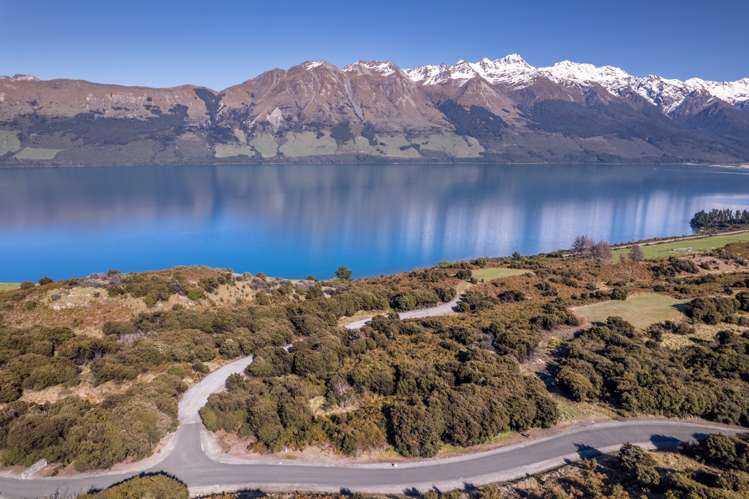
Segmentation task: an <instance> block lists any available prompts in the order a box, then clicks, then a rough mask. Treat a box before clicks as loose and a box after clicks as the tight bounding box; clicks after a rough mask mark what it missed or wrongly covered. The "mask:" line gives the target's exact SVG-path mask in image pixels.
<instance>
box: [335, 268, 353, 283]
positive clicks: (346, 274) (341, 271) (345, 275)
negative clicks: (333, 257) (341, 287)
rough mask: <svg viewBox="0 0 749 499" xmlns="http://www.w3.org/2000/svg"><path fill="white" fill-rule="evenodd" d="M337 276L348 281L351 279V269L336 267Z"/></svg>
mask: <svg viewBox="0 0 749 499" xmlns="http://www.w3.org/2000/svg"><path fill="white" fill-rule="evenodd" d="M335 276H336V277H337V278H338V279H340V280H342V281H348V280H350V279H351V269H349V268H348V267H344V266H340V267H338V268H337V269H336V271H335Z"/></svg>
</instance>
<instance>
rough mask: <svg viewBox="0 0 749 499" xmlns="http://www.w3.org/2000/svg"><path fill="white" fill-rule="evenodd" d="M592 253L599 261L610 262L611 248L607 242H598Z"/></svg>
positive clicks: (591, 250)
mask: <svg viewBox="0 0 749 499" xmlns="http://www.w3.org/2000/svg"><path fill="white" fill-rule="evenodd" d="M590 253H591V254H592V255H593V256H594V257H596V258H598V259H599V260H610V259H611V246H609V243H607V242H606V241H598V242H597V243H595V244H594V245H593V247H592V248H591V249H590Z"/></svg>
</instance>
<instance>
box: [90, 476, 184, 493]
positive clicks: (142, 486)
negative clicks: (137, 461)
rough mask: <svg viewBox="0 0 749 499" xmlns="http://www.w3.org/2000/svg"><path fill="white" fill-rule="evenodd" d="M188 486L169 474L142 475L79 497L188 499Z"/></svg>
mask: <svg viewBox="0 0 749 499" xmlns="http://www.w3.org/2000/svg"><path fill="white" fill-rule="evenodd" d="M189 497H190V494H189V492H188V490H187V486H186V485H185V484H184V483H182V482H180V481H179V480H177V479H175V478H172V477H170V476H167V475H161V474H154V475H141V476H138V477H135V478H130V479H128V480H125V481H124V482H120V483H117V484H115V485H112V486H111V487H109V488H107V489H104V490H101V491H99V492H89V493H88V494H84V495H82V496H79V497H78V499H188V498H189Z"/></svg>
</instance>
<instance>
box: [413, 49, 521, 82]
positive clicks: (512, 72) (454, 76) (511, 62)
mask: <svg viewBox="0 0 749 499" xmlns="http://www.w3.org/2000/svg"><path fill="white" fill-rule="evenodd" d="M534 70H535V68H534V67H533V66H531V65H530V64H528V63H527V62H525V60H524V59H523V58H522V57H520V56H519V55H518V54H509V55H507V56H505V57H502V58H500V59H494V60H492V59H489V58H488V57H484V58H483V59H481V60H480V61H477V62H468V61H466V60H464V59H461V60H459V61H458V62H456V63H455V64H453V65H447V64H431V65H426V66H420V67H417V68H413V69H407V70H405V72H406V74H407V75H408V77H409V78H411V80H413V81H415V82H417V83H421V84H423V85H439V84H442V83H446V82H447V81H450V80H455V81H456V82H457V83H458V84H459V85H462V84H464V83H465V82H467V81H468V80H471V79H473V78H476V77H480V78H483V79H485V80H486V81H488V82H489V83H492V84H500V83H502V84H510V85H518V84H522V83H523V82H525V81H526V80H527V79H528V78H529V77H530V76H531V75H532V73H533V72H534Z"/></svg>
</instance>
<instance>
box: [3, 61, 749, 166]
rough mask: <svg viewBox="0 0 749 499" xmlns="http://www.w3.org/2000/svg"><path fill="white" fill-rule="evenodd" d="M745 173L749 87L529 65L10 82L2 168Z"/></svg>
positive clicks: (607, 69)
mask: <svg viewBox="0 0 749 499" xmlns="http://www.w3.org/2000/svg"><path fill="white" fill-rule="evenodd" d="M301 160H303V161H316V162H356V161H402V162H407V161H495V162H512V163H545V162H546V163H548V162H697V163H746V162H749V78H743V79H741V80H737V81H733V82H715V81H706V80H702V79H699V78H691V79H688V80H684V81H682V80H675V79H668V78H663V77H660V76H655V75H649V76H643V77H640V76H634V75H631V74H629V73H627V72H625V71H624V70H622V69H620V68H617V67H613V66H602V67H597V66H593V65H591V64H579V63H575V62H571V61H562V62H559V63H556V64H554V65H553V66H549V67H534V66H531V65H530V64H528V63H527V62H526V61H525V60H524V59H523V58H522V57H520V56H519V55H517V54H511V55H508V56H505V57H502V58H499V59H493V60H492V59H482V60H480V61H477V62H467V61H458V62H457V63H455V64H452V65H448V64H438V65H426V66H421V67H416V68H412V69H402V68H399V67H398V66H397V65H395V64H394V63H392V62H390V61H359V62H355V63H353V64H349V65H348V66H345V67H343V68H338V67H336V66H334V65H332V64H330V63H327V62H325V61H308V62H305V63H302V64H299V65H297V66H294V67H291V68H289V69H287V70H282V69H274V70H271V71H268V72H265V73H263V74H261V75H259V76H257V77H256V78H253V79H250V80H247V81H245V82H243V83H240V84H238V85H235V86H232V87H229V88H226V89H224V90H221V91H214V90H211V89H208V88H205V87H201V86H195V85H182V86H178V87H173V88H148V87H138V86H121V85H110V84H99V83H91V82H88V81H82V80H68V79H57V80H39V79H37V78H34V77H32V76H26V75H15V76H3V77H0V165H4V166H13V165H118V164H132V165H141V164H143V165H145V164H154V165H155V164H216V163H260V162H280V161H284V162H288V161H301Z"/></svg>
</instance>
